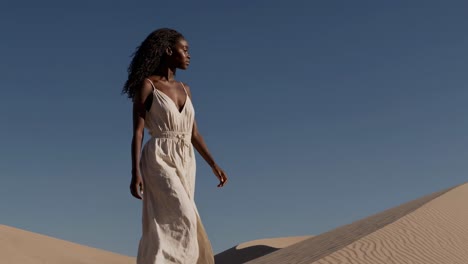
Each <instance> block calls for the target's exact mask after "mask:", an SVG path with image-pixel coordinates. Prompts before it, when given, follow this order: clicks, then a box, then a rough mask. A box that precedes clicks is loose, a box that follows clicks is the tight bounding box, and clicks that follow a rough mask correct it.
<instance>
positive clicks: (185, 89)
mask: <svg viewBox="0 0 468 264" xmlns="http://www.w3.org/2000/svg"><path fill="white" fill-rule="evenodd" d="M180 84H182V87H184V90H185V94H186V95H187V96H188V93H187V89H185V85H184V83H183V82H180Z"/></svg>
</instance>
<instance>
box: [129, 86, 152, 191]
mask: <svg viewBox="0 0 468 264" xmlns="http://www.w3.org/2000/svg"><path fill="white" fill-rule="evenodd" d="M151 91H152V87H151V84H150V83H149V81H144V82H143V85H142V87H141V89H140V90H139V91H137V92H136V94H135V97H134V98H133V137H132V150H131V155H132V181H131V183H130V192H131V194H132V195H133V197H135V198H137V199H142V193H143V180H142V178H141V174H140V154H141V146H142V143H143V135H144V129H145V117H146V107H145V102H146V100H147V98H148V95H149V94H150V93H151Z"/></svg>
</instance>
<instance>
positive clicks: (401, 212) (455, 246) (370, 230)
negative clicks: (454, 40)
mask: <svg viewBox="0 0 468 264" xmlns="http://www.w3.org/2000/svg"><path fill="white" fill-rule="evenodd" d="M247 263H250V264H263V263H268V264H277V263H290V264H306V263H307V264H347V263H350V264H380V263H398V264H399V263H411V264H468V184H463V185H459V186H456V187H455V188H450V189H448V190H444V191H441V192H437V193H434V194H431V195H428V196H425V197H422V198H420V199H417V200H414V201H411V202H409V203H406V204H403V205H400V206H398V207H395V208H392V209H389V210H386V211H384V212H382V213H379V214H376V215H373V216H370V217H367V218H365V219H362V220H359V221H357V222H354V223H352V224H350V225H346V226H343V227H339V228H337V229H334V230H332V231H329V232H326V233H323V234H321V235H319V236H316V237H313V238H310V239H307V240H305V241H302V242H299V243H297V244H294V245H292V246H289V247H286V248H284V249H281V250H278V251H275V252H273V253H271V254H268V255H266V256H263V257H260V258H257V259H255V260H252V261H250V262H247ZM220 264H222V263H220Z"/></svg>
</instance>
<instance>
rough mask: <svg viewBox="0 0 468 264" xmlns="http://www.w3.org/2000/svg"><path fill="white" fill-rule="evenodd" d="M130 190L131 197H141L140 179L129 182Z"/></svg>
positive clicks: (141, 186) (141, 185) (141, 184)
mask: <svg viewBox="0 0 468 264" xmlns="http://www.w3.org/2000/svg"><path fill="white" fill-rule="evenodd" d="M130 192H131V194H132V196H133V197H135V198H137V199H140V200H141V199H143V197H142V194H143V183H142V182H141V181H137V182H133V181H132V183H131V184H130Z"/></svg>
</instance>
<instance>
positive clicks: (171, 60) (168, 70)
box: [130, 38, 228, 199]
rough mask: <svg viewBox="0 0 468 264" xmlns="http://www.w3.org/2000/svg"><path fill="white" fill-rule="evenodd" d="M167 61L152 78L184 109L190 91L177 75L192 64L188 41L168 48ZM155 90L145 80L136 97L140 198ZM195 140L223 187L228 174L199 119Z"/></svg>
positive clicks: (135, 173)
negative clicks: (141, 166)
mask: <svg viewBox="0 0 468 264" xmlns="http://www.w3.org/2000/svg"><path fill="white" fill-rule="evenodd" d="M164 61H165V63H162V64H161V65H160V66H159V67H158V68H157V69H156V70H155V71H154V73H153V74H152V75H151V76H149V77H148V79H150V80H151V81H152V82H153V83H154V85H155V86H156V89H158V90H159V91H161V92H163V93H164V94H166V95H167V96H168V97H169V98H170V99H171V100H172V101H173V102H174V103H175V105H176V106H177V108H178V109H179V112H180V111H181V110H183V108H184V105H185V103H186V100H187V98H186V97H187V95H186V93H185V91H184V88H183V87H182V85H181V84H180V83H179V82H178V81H176V80H175V79H174V75H175V73H176V70H177V69H181V70H186V69H187V68H188V66H189V64H190V54H189V45H188V42H187V41H186V40H185V39H183V38H181V39H179V41H178V42H177V43H176V45H175V47H173V48H167V49H166V51H165V60H164ZM184 86H185V88H186V89H187V93H188V96H189V97H190V99H192V93H191V91H190V87H189V86H188V85H187V84H185V83H184ZM152 91H153V87H152V86H151V84H150V83H149V82H148V81H145V82H143V85H142V87H141V89H139V90H137V92H136V94H135V98H134V101H133V139H132V180H131V183H130V191H131V193H132V195H133V196H134V197H135V198H137V199H142V194H143V190H144V186H143V180H142V178H141V174H140V171H139V166H138V164H139V158H140V153H141V146H142V143H143V135H144V127H145V117H146V111H147V110H149V109H150V107H151V104H152V99H153V97H152V96H150V95H151V94H152ZM191 140H192V144H193V147H194V148H195V149H196V150H197V151H198V153H200V155H201V156H202V157H203V159H204V160H205V161H206V162H207V163H208V165H209V166H210V167H211V169H212V171H213V173H214V174H215V176H216V177H217V178H218V180H219V184H218V187H223V186H224V185H225V184H226V183H227V180H228V179H227V175H226V173H225V172H224V171H223V170H222V169H221V168H220V167H219V166H218V165H217V164H216V162H215V160H214V159H213V157H212V156H211V154H210V152H209V150H208V147H207V146H206V143H205V141H204V139H203V137H202V135H201V134H200V132H199V131H198V128H197V122H196V121H195V120H194V122H193V130H192V139H191Z"/></svg>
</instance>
